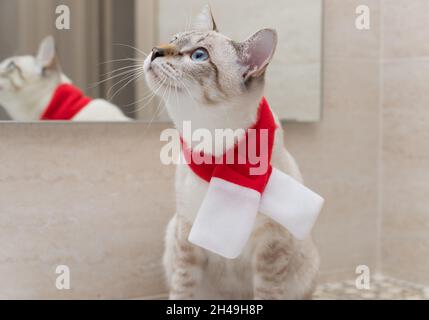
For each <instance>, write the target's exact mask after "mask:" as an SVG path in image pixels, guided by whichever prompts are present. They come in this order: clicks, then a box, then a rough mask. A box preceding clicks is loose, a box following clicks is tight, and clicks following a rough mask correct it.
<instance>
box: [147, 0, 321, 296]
mask: <svg viewBox="0 0 429 320" xmlns="http://www.w3.org/2000/svg"><path fill="white" fill-rule="evenodd" d="M276 44H277V34H276V32H275V31H274V30H271V29H262V30H260V31H258V32H257V33H255V34H254V35H253V36H251V37H250V38H249V39H247V40H246V41H244V42H235V41H233V40H231V39H229V38H227V37H225V36H224V35H222V34H220V33H219V32H218V31H217V28H216V24H215V22H214V19H213V16H212V14H211V10H210V8H209V7H208V6H207V7H205V8H204V10H203V11H202V13H201V14H200V15H199V18H198V21H197V23H196V24H195V26H194V29H193V30H192V31H186V32H182V33H179V34H177V35H176V36H175V37H174V38H173V39H172V40H171V42H170V43H169V44H167V45H162V46H158V47H156V48H154V49H153V50H152V53H151V54H150V55H149V56H148V57H147V59H146V60H145V63H144V68H145V73H146V81H147V83H148V85H149V86H150V88H151V89H152V90H153V91H154V92H156V93H157V94H158V95H160V96H162V97H163V99H164V101H165V104H166V107H167V110H168V112H169V115H170V116H171V118H172V119H173V121H174V124H175V126H176V128H177V129H178V130H179V132H180V130H181V128H183V122H184V121H191V123H192V129H193V130H196V129H199V128H206V129H209V130H210V131H211V133H212V137H215V132H214V131H215V129H228V128H230V129H233V130H237V129H240V128H242V129H248V128H249V127H250V126H252V124H254V123H255V121H256V119H257V112H258V106H259V103H260V101H261V99H262V97H263V91H264V75H265V70H266V68H267V66H268V64H269V62H270V61H271V59H272V56H273V54H274V51H275V48H276ZM268 100H269V99H268ZM277 123H278V127H279V128H278V129H277V130H276V133H275V143H274V148H273V155H272V161H271V163H272V165H273V166H275V167H276V168H277V169H279V170H281V171H283V172H285V173H288V174H289V175H290V176H292V177H294V178H295V179H296V180H298V181H301V180H302V179H301V174H300V172H299V169H298V166H297V164H296V163H295V161H294V159H293V158H292V156H291V155H290V154H289V153H288V152H287V150H286V149H285V147H284V144H283V133H282V130H281V126H280V124H279V122H278V121H277ZM180 133H181V134H183V133H182V132H180ZM185 143H186V144H187V145H189V146H192V147H196V144H195V143H194V142H193V141H185ZM214 143H216V141H214ZM228 147H229V148H230V147H233V145H229V146H228ZM223 152H224V150H223V146H222V147H219V148H218V146H217V145H215V147H214V154H215V155H220V154H222V153H223ZM207 190H208V183H207V182H206V181H204V180H203V179H201V178H199V177H198V176H197V175H196V174H195V173H194V172H193V171H192V170H191V169H190V168H189V167H188V166H187V165H186V164H185V165H179V166H178V167H177V174H176V207H177V211H176V214H175V216H174V217H173V218H172V220H171V221H170V223H169V225H168V227H167V233H166V248H165V253H164V266H165V271H166V276H167V280H168V285H169V290H170V299H216V298H223V299H251V298H255V299H302V298H310V297H311V294H312V292H313V289H314V286H315V278H316V274H317V272H318V268H319V256H318V252H317V249H316V248H315V246H314V244H313V242H312V239H311V237H308V238H306V239H305V240H303V241H299V240H297V239H295V238H294V237H293V236H292V235H291V234H290V233H289V232H288V231H287V230H286V229H285V228H283V227H282V226H280V225H279V224H277V223H276V222H274V221H273V220H271V219H269V218H268V217H266V216H264V215H262V214H259V215H258V217H257V222H256V225H255V227H254V230H253V233H252V236H251V239H250V240H249V241H248V243H247V245H246V248H245V250H244V252H243V253H242V254H241V255H240V256H239V257H238V258H237V259H233V260H228V259H225V258H223V257H221V256H219V255H216V254H214V253H211V252H209V251H207V250H204V249H202V248H200V247H197V246H195V245H193V244H191V243H190V242H189V241H188V236H189V233H190V230H191V227H192V224H193V222H194V219H195V217H196V214H197V212H198V210H199V208H200V206H201V203H202V201H203V199H204V197H205V195H206V193H207Z"/></svg>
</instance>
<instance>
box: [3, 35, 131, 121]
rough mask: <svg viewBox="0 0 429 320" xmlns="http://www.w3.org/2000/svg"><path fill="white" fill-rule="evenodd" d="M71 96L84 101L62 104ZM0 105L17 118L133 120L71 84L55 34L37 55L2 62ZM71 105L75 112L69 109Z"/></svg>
mask: <svg viewBox="0 0 429 320" xmlns="http://www.w3.org/2000/svg"><path fill="white" fill-rule="evenodd" d="M70 95H73V99H74V101H82V102H84V104H82V105H79V106H78V108H76V106H75V105H63V102H65V100H67V98H68V97H69V96H70ZM69 101H71V100H70V99H69ZM0 105H1V106H2V107H3V108H4V109H5V110H6V112H7V113H8V115H9V116H10V117H11V118H12V120H15V121H38V120H71V121H130V120H131V119H130V118H128V117H126V116H125V115H124V114H123V113H122V111H121V110H120V109H119V108H118V107H117V106H115V105H113V104H111V103H110V102H108V101H105V100H103V99H95V100H92V101H90V99H88V98H86V97H84V96H83V95H82V93H81V92H80V91H79V90H78V89H77V88H76V87H74V86H73V85H72V84H71V81H70V79H69V78H68V77H67V76H66V75H65V74H63V73H62V72H61V67H60V65H59V62H58V57H57V55H56V51H55V40H54V38H53V37H52V36H48V37H46V38H45V39H44V40H43V41H42V42H41V44H40V46H39V51H38V54H37V55H36V56H35V57H33V56H17V57H12V58H8V59H5V60H4V61H2V62H1V63H0ZM68 107H71V108H74V109H73V110H74V111H72V112H70V110H66V108H68ZM48 108H49V110H47V109H48Z"/></svg>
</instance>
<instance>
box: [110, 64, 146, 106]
mask: <svg viewBox="0 0 429 320" xmlns="http://www.w3.org/2000/svg"><path fill="white" fill-rule="evenodd" d="M142 74H143V71H140V72H139V73H137V74H133V75H132V76H131V80H129V81H127V83H125V84H124V85H123V86H122V87H120V88H119V89H118V90H117V91H116V92H115V93H114V94H113V96H112V97H111V98H110V99H111V100H113V99H114V98H115V97H116V96H117V95H118V93H119V92H121V91H122V90H123V89H124V88H125V87H126V86H128V85H129V84H130V83H131V82H133V81H135V80H136V79H138V78H139V77H140V76H141V75H142ZM128 79H129V78H128Z"/></svg>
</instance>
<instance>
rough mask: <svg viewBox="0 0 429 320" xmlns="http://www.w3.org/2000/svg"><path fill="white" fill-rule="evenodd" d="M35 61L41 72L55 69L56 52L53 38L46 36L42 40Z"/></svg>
mask: <svg viewBox="0 0 429 320" xmlns="http://www.w3.org/2000/svg"><path fill="white" fill-rule="evenodd" d="M36 61H37V63H38V65H39V66H40V67H41V68H42V70H43V71H45V70H47V69H53V68H55V67H56V62H57V61H56V50H55V40H54V37H52V36H48V37H46V38H45V39H43V40H42V42H41V43H40V46H39V52H38V53H37V56H36Z"/></svg>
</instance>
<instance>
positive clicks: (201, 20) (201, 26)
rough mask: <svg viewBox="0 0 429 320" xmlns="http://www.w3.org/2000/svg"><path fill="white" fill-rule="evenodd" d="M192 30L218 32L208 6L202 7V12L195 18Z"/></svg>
mask: <svg viewBox="0 0 429 320" xmlns="http://www.w3.org/2000/svg"><path fill="white" fill-rule="evenodd" d="M193 29H194V30H201V31H216V32H217V31H218V29H217V26H216V22H215V20H214V18H213V13H212V9H211V8H210V6H209V5H208V4H207V5H205V6H204V8H203V10H202V11H201V12H200V13H199V14H198V16H197V17H196V19H195V21H194V25H193Z"/></svg>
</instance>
